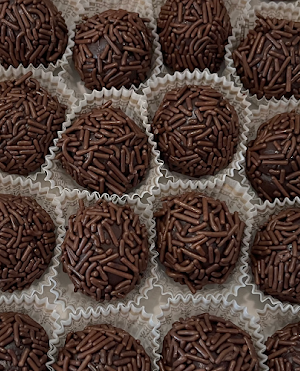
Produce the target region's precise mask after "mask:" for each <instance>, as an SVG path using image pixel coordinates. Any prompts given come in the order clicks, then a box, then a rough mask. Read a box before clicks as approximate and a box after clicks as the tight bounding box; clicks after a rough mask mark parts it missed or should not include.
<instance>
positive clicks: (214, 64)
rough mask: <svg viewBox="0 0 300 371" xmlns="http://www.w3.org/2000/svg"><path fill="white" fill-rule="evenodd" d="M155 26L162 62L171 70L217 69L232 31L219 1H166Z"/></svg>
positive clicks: (224, 9)
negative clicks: (160, 47)
mask: <svg viewBox="0 0 300 371" xmlns="http://www.w3.org/2000/svg"><path fill="white" fill-rule="evenodd" d="M157 27H158V33H159V39H160V43H161V46H162V52H163V57H164V63H165V64H166V65H167V66H168V67H170V68H172V70H173V71H183V70H185V69H186V68H187V69H189V70H190V71H194V69H195V68H199V69H200V70H201V71H203V70H204V69H205V68H208V69H209V70H210V72H218V71H219V70H220V67H221V64H222V62H223V60H224V55H225V46H226V45H227V44H228V37H229V36H231V34H232V28H231V24H230V18H229V15H228V13H227V10H226V7H225V5H224V2H223V1H222V0H167V1H166V3H165V5H164V6H163V7H162V8H161V11H160V14H159V19H158V21H157Z"/></svg>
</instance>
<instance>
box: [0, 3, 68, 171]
mask: <svg viewBox="0 0 300 371" xmlns="http://www.w3.org/2000/svg"><path fill="white" fill-rule="evenodd" d="M0 5H1V4H0ZM0 49H1V47H0ZM31 75H32V72H28V73H27V74H26V75H23V76H20V77H19V78H18V79H13V80H8V81H2V82H0V169H1V170H3V171H5V172H7V173H10V174H19V175H28V174H29V173H31V172H33V171H35V170H37V169H39V168H40V166H41V165H42V164H43V163H44V162H45V156H46V155H47V153H48V149H49V147H50V146H51V145H52V144H53V139H54V138H56V137H57V131H59V130H61V128H62V123H63V122H64V121H65V110H66V107H65V106H63V105H61V104H60V103H59V101H58V99H57V98H56V97H55V96H51V95H50V94H49V93H48V92H47V90H46V89H44V88H43V87H42V86H41V85H40V83H39V82H38V81H37V80H36V79H33V78H31V77H30V76H31Z"/></svg>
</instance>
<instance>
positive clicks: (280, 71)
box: [232, 15, 300, 99]
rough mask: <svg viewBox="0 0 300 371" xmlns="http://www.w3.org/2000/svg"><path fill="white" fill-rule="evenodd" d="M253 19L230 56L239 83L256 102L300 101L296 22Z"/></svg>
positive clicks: (299, 31)
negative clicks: (271, 100)
mask: <svg viewBox="0 0 300 371" xmlns="http://www.w3.org/2000/svg"><path fill="white" fill-rule="evenodd" d="M257 17H258V19H257V20H256V26H255V27H254V30H250V31H249V33H248V35H247V37H246V38H245V40H243V41H242V42H241V44H240V45H239V47H238V48H237V50H235V51H234V52H233V54H232V57H233V61H234V65H235V68H236V71H237V74H238V75H239V76H240V78H241V82H242V83H243V85H244V87H245V89H249V91H250V93H251V94H256V95H257V98H258V99H261V98H262V97H263V96H265V97H266V98H267V99H271V98H272V97H274V98H276V99H280V98H281V97H286V98H290V97H291V96H292V95H294V96H295V98H296V99H300V52H299V47H300V36H299V35H300V22H294V21H288V20H283V19H276V18H263V17H262V16H261V15H257Z"/></svg>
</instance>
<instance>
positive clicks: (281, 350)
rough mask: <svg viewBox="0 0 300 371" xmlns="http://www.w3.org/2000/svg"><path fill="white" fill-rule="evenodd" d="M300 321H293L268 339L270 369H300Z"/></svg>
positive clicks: (288, 370)
mask: <svg viewBox="0 0 300 371" xmlns="http://www.w3.org/2000/svg"><path fill="white" fill-rule="evenodd" d="M299 346H300V323H291V324H290V325H287V326H285V327H284V328H283V329H281V330H278V331H276V332H275V333H274V334H273V335H272V336H270V337H269V338H268V340H267V341H266V348H267V349H266V354H267V356H268V361H267V364H268V367H269V369H270V371H299V364H300V353H299Z"/></svg>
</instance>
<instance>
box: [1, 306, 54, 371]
mask: <svg viewBox="0 0 300 371" xmlns="http://www.w3.org/2000/svg"><path fill="white" fill-rule="evenodd" d="M0 333H1V341H0V371H25V370H26V371H46V370H47V367H46V363H47V362H48V356H47V352H48V351H49V339H48V335H47V333H46V331H45V330H44V329H43V327H42V326H41V325H40V324H39V323H37V322H35V321H34V320H33V319H32V318H30V317H29V316H28V315H27V314H22V313H15V312H6V313H0Z"/></svg>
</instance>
